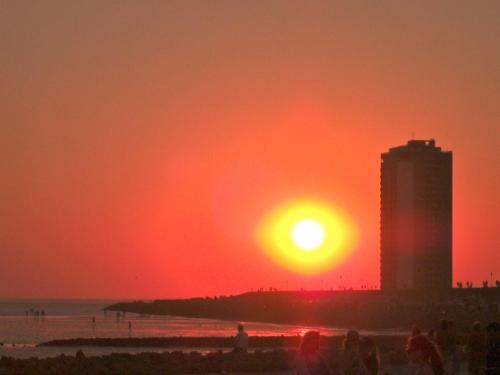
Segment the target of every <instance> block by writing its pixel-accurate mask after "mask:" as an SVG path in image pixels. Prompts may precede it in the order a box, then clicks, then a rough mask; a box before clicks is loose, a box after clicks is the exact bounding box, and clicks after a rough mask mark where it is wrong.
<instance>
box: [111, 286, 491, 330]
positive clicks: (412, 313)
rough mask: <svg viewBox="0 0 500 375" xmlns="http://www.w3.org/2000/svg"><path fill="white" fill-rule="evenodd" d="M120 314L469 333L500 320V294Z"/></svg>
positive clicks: (253, 295)
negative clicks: (443, 325)
mask: <svg viewBox="0 0 500 375" xmlns="http://www.w3.org/2000/svg"><path fill="white" fill-rule="evenodd" d="M104 310H106V311H114V312H117V314H118V313H122V312H127V313H136V314H141V315H170V316H179V317H186V318H204V319H217V320H226V321H245V322H260V323H274V324H291V325H308V326H324V327H335V328H346V329H347V328H356V329H360V330H361V329H364V330H388V329H398V330H409V329H411V327H413V326H414V325H415V324H417V325H419V326H420V327H421V328H422V329H426V328H431V327H432V328H435V327H436V325H437V323H438V322H439V321H440V320H441V319H442V318H444V317H446V318H447V319H451V320H454V321H455V323H456V324H457V326H459V327H460V326H461V327H462V328H468V327H470V325H471V324H472V323H473V322H474V321H476V320H480V321H484V322H488V321H493V320H498V318H499V311H500V288H476V289H472V288H471V289H449V290H446V291H436V292H435V293H434V294H429V293H428V292H422V291H397V292H382V291H372V290H362V291H296V292H282V291H270V292H250V293H244V294H240V295H236V296H220V297H206V298H191V299H176V300H155V301H153V302H143V301H134V302H121V303H115V304H113V305H110V306H107V307H106V308H104Z"/></svg>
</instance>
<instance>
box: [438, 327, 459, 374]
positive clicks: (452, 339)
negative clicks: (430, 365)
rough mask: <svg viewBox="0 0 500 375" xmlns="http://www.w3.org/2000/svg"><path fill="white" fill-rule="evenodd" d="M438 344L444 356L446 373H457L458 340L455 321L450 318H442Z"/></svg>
mask: <svg viewBox="0 0 500 375" xmlns="http://www.w3.org/2000/svg"><path fill="white" fill-rule="evenodd" d="M437 344H438V346H439V350H440V351H441V354H442V356H443V362H444V368H445V373H446V374H447V375H457V374H456V373H455V371H456V361H457V354H458V342H457V338H456V336H455V333H454V331H453V323H452V322H451V321H449V320H446V319H443V320H441V324H440V327H439V331H438V333H437Z"/></svg>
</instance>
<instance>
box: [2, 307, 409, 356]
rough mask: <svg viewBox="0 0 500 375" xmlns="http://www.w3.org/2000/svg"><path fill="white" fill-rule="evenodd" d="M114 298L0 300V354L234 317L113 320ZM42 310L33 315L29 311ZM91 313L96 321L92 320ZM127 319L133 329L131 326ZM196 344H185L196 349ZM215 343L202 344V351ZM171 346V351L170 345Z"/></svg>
mask: <svg viewBox="0 0 500 375" xmlns="http://www.w3.org/2000/svg"><path fill="white" fill-rule="evenodd" d="M114 302H116V301H103V300H0V343H1V345H0V356H3V355H5V356H11V357H18V358H28V357H32V356H37V357H48V356H57V355H59V354H61V353H64V354H70V355H74V353H75V352H76V350H78V349H79V348H75V347H69V348H68V347H66V348H65V347H56V348H54V347H37V346H36V345H37V344H39V343H42V342H46V341H50V340H55V339H70V338H94V337H165V336H233V335H234V334H235V330H236V325H237V323H238V322H235V321H222V320H214V319H194V318H182V317H172V316H141V315H137V314H128V313H127V314H126V315H125V317H124V318H121V319H117V318H116V315H115V314H114V313H111V312H108V313H107V314H106V313H104V312H103V310H102V309H103V308H104V307H106V306H108V305H110V304H112V303H114ZM42 310H43V311H44V312H45V316H44V317H41V316H35V315H34V314H33V313H31V314H28V315H26V312H28V311H42ZM93 318H95V323H93ZM129 322H130V324H131V327H132V329H131V330H129ZM243 323H244V324H245V329H246V331H247V332H248V334H249V335H260V336H272V335H300V334H302V333H304V332H305V331H307V330H308V329H319V331H320V332H321V334H323V335H341V334H344V333H345V329H337V328H331V327H307V326H297V325H283V324H270V323H254V322H243ZM362 333H364V334H380V333H384V334H400V332H398V331H383V332H381V331H371V332H370V331H364V332H362ZM81 349H82V350H83V352H84V353H85V354H86V355H103V354H109V353H111V352H127V353H137V352H143V351H165V350H166V349H165V348H144V347H141V348H98V347H84V348H81ZM194 349H196V348H187V349H186V348H184V349H183V350H194ZM214 349H217V348H209V349H207V348H203V350H202V351H209V350H214ZM169 350H173V349H170V348H169Z"/></svg>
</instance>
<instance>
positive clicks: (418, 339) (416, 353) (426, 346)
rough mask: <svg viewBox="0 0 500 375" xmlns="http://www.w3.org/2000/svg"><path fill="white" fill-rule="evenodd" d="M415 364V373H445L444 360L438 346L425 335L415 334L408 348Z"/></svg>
mask: <svg viewBox="0 0 500 375" xmlns="http://www.w3.org/2000/svg"><path fill="white" fill-rule="evenodd" d="M406 352H407V353H408V357H409V358H410V361H411V362H412V364H413V365H414V366H415V371H414V375H443V374H444V368H443V360H442V358H441V355H440V354H439V351H438V350H437V348H436V346H435V345H434V344H433V343H432V342H431V341H430V340H429V339H428V338H427V337H426V336H424V335H417V336H413V337H412V338H410V340H408V347H407V348H406Z"/></svg>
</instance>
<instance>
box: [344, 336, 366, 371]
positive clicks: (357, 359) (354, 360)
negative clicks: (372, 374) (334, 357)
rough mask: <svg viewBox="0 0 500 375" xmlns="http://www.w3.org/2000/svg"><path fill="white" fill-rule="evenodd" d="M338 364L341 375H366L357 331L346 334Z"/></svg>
mask: <svg viewBox="0 0 500 375" xmlns="http://www.w3.org/2000/svg"><path fill="white" fill-rule="evenodd" d="M340 364H341V368H342V374H343V375H367V374H368V370H367V368H366V367H365V365H364V363H363V358H362V356H361V340H360V337H359V333H358V331H354V330H350V331H348V332H347V335H346V338H345V340H344V345H343V349H342V354H341V359H340Z"/></svg>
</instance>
